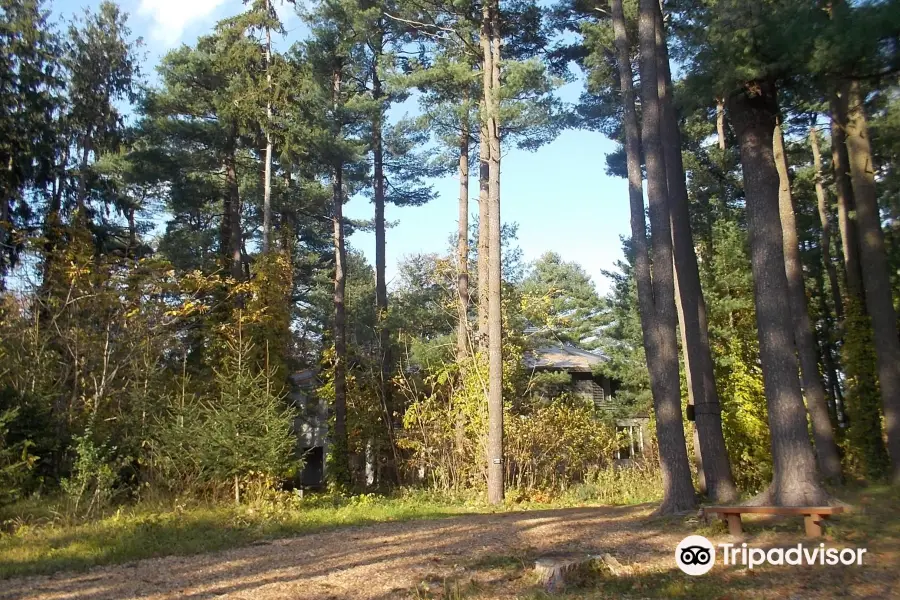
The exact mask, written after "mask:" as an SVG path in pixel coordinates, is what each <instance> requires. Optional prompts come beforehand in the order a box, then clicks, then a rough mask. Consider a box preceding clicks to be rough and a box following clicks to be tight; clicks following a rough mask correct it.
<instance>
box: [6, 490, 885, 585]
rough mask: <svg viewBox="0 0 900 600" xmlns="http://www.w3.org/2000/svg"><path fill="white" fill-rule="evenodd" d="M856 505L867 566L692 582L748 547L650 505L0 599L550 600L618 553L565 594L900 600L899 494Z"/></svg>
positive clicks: (331, 535)
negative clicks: (539, 560) (707, 557)
mask: <svg viewBox="0 0 900 600" xmlns="http://www.w3.org/2000/svg"><path fill="white" fill-rule="evenodd" d="M843 497H844V498H845V499H848V500H851V501H852V502H853V504H854V510H853V512H852V513H850V514H845V515H841V516H840V517H838V518H835V519H834V521H833V522H832V524H831V525H830V526H829V528H828V531H827V535H826V537H825V539H824V540H823V541H824V542H825V543H826V544H827V545H828V546H829V547H832V546H834V547H864V548H867V550H868V551H867V553H866V554H865V560H864V563H863V565H862V566H855V565H854V566H835V567H828V566H813V567H798V566H780V567H779V566H766V567H761V568H760V567H757V568H755V569H753V570H749V569H747V568H746V567H726V566H723V565H721V564H720V563H717V565H716V566H715V567H714V569H713V570H712V571H711V572H710V573H708V574H706V575H703V576H699V577H690V576H688V575H685V574H683V573H681V572H680V571H679V570H678V569H677V567H676V566H675V564H674V558H673V556H674V549H675V547H676V545H677V544H678V542H679V541H681V539H682V538H683V537H685V536H686V535H689V534H692V533H697V534H701V535H706V536H707V537H709V538H710V539H711V540H712V541H713V543H714V544H715V543H719V542H725V541H735V540H733V539H732V538H730V537H729V536H728V534H727V533H726V532H725V530H724V528H723V527H722V526H721V525H720V524H718V523H715V524H710V525H705V524H703V523H701V522H700V521H699V520H698V519H697V518H696V516H693V515H691V516H682V517H673V518H657V517H653V516H652V515H651V513H652V508H653V507H652V506H651V505H640V506H631V507H586V508H564V509H551V510H524V511H521V510H520V511H511V512H504V513H494V514H464V515H457V516H447V517H444V518H441V519H424V520H414V521H404V522H386V523H376V524H371V525H362V526H359V525H353V526H347V527H341V528H338V529H332V530H329V531H322V532H318V533H310V534H307V535H301V536H297V537H291V538H284V539H275V540H258V541H256V542H253V543H251V544H250V545H247V546H243V547H240V548H235V549H231V550H227V551H223V552H218V553H210V554H202V555H194V556H178V557H175V556H170V557H162V558H153V559H148V560H141V561H133V562H129V563H125V564H121V565H117V566H104V567H96V568H93V569H91V570H89V571H85V572H81V573H73V572H65V571H63V572H59V573H56V574H53V575H41V576H31V577H24V578H13V579H6V580H0V599H2V600H7V599H12V598H17V599H18V598H23V599H25V598H27V599H35V600H36V599H45V600H50V599H63V598H65V599H69V600H75V599H78V600H81V599H87V598H91V599H97V598H108V599H123V598H141V599H147V600H149V599H163V598H196V599H199V598H213V597H226V598H246V599H250V598H253V599H260V600H270V599H275V598H279V599H280V598H301V599H310V600H356V599H360V600H362V599H371V600H375V599H388V598H415V599H439V598H440V599H448V600H462V599H480V598H485V599H487V598H532V599H537V598H544V597H545V594H544V593H543V591H542V589H541V588H540V587H539V586H538V585H537V582H536V581H535V579H534V576H533V573H532V567H533V561H534V559H535V557H537V556H539V555H540V554H542V553H546V552H558V551H586V552H590V553H592V554H596V553H609V554H612V555H613V556H615V557H616V558H617V559H618V560H619V562H620V563H621V564H622V565H624V566H625V567H627V569H628V571H629V573H628V574H627V575H622V576H619V577H616V576H614V575H613V574H612V573H610V572H608V571H607V570H605V568H604V567H598V568H597V569H595V570H594V572H592V573H591V574H590V575H589V576H588V577H587V578H586V579H585V580H584V581H583V583H582V584H581V586H580V587H578V588H575V589H571V590H569V591H567V592H566V593H565V594H563V595H562V596H555V597H561V598H567V599H568V598H593V599H605V598H634V599H638V598H691V599H694V598H697V599H704V598H710V599H725V598H729V599H731V598H735V599H736V598H748V599H749V598H754V599H755V598H773V599H774V598H779V599H792V600H806V599H810V600H811V599H819V598H866V599H873V600H874V599H878V600H887V599H890V598H900V494H898V492H897V490H889V489H869V490H866V491H864V492H858V493H854V494H852V495H850V494H847V495H844V496H843ZM745 521H747V526H746V530H747V534H746V537H745V540H744V541H746V542H748V543H749V544H751V545H753V544H758V545H760V546H764V547H773V546H779V547H788V546H795V545H796V544H797V543H798V542H802V541H804V539H803V538H802V537H801V531H802V519H797V518H788V519H784V520H777V521H776V520H771V519H752V518H751V519H745ZM806 543H807V545H818V544H816V543H812V542H811V541H806ZM720 562H721V561H720Z"/></svg>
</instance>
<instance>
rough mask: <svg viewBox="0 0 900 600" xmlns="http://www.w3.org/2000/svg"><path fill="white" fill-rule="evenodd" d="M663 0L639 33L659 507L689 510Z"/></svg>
mask: <svg viewBox="0 0 900 600" xmlns="http://www.w3.org/2000/svg"><path fill="white" fill-rule="evenodd" d="M658 12H659V3H658V0H641V2H640V19H639V26H638V31H639V36H640V66H641V109H642V123H641V141H642V144H643V148H644V160H645V164H646V167H647V198H648V201H649V215H650V228H651V231H652V237H651V240H650V242H651V260H652V261H653V273H652V289H653V304H654V309H655V319H654V320H655V328H654V330H653V335H654V336H655V337H656V347H655V350H656V352H655V353H654V354H648V356H653V360H651V361H648V363H649V364H648V369H649V371H650V385H651V388H652V391H653V404H654V409H655V412H656V432H657V440H658V442H659V454H660V458H659V460H660V466H661V467H662V476H663V501H662V505H661V506H660V513H662V514H665V513H672V512H680V511H683V510H688V509H691V508H693V507H694V506H695V505H696V501H695V498H694V488H693V484H692V483H691V474H690V466H689V462H688V457H687V448H686V444H685V436H684V423H683V421H682V413H681V389H680V388H681V383H680V378H679V373H678V370H679V367H678V343H677V336H676V328H677V327H678V323H677V317H676V309H675V277H674V268H673V265H674V262H673V261H674V257H673V252H672V230H671V224H670V221H669V206H668V199H667V196H668V184H667V177H666V164H665V157H664V155H663V148H662V140H661V138H660V125H661V123H660V100H659V89H658V78H657V39H656V38H657V13H658Z"/></svg>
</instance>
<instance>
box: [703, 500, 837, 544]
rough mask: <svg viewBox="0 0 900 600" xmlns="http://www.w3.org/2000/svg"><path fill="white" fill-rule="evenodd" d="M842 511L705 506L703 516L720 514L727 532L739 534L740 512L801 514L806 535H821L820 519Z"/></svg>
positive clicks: (820, 507)
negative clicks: (725, 524)
mask: <svg viewBox="0 0 900 600" xmlns="http://www.w3.org/2000/svg"><path fill="white" fill-rule="evenodd" d="M842 512H844V507H843V506H707V507H705V508H703V516H704V518H706V517H708V516H709V515H721V516H722V519H723V520H725V521H726V522H727V523H728V533H730V534H731V535H741V534H742V533H743V532H744V530H743V528H742V527H741V515H742V514H757V515H803V523H804V525H805V526H806V536H807V537H819V536H821V535H822V521H824V520H825V519H827V518H828V517H830V516H831V515H837V514H840V513H842Z"/></svg>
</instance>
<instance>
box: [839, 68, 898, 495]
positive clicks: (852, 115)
mask: <svg viewBox="0 0 900 600" xmlns="http://www.w3.org/2000/svg"><path fill="white" fill-rule="evenodd" d="M848 100H849V104H848V108H849V110H848V112H847V153H848V156H849V159H850V177H851V182H852V184H853V197H854V199H855V200H856V217H857V223H858V225H859V254H860V259H861V261H860V264H861V266H862V280H863V286H864V289H865V295H866V308H867V309H868V312H869V316H870V317H871V319H872V328H873V330H874V334H875V354H876V357H877V365H878V383H879V387H880V389H881V402H882V408H883V410H884V425H885V429H886V430H887V442H888V454H890V457H891V479H892V480H893V482H894V483H896V484H900V339H898V337H897V315H896V313H895V312H894V304H893V298H892V290H891V281H890V276H889V267H888V260H887V253H886V251H885V247H884V232H883V231H882V230H881V219H880V215H879V210H878V197H877V193H876V189H875V166H874V163H873V161H872V148H871V145H870V143H869V131H868V124H867V122H866V114H865V107H864V106H863V101H864V97H863V94H862V92H861V91H860V86H859V81H856V80H854V81H853V82H851V84H850V95H849V98H848Z"/></svg>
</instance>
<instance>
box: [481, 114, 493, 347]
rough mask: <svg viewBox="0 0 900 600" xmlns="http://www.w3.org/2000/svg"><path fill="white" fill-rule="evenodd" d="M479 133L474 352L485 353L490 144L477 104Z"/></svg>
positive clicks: (485, 115)
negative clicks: (476, 294) (475, 342)
mask: <svg viewBox="0 0 900 600" xmlns="http://www.w3.org/2000/svg"><path fill="white" fill-rule="evenodd" d="M480 112H481V115H482V117H481V133H480V141H479V144H478V348H479V349H480V350H487V340H488V262H489V261H490V249H489V248H488V245H489V244H488V242H489V241H490V237H491V234H490V224H491V216H490V210H489V206H488V204H489V201H490V200H489V194H488V191H489V190H488V188H489V187H490V184H489V180H490V177H489V175H490V153H491V148H490V142H489V140H488V129H487V105H486V102H485V100H484V99H482V101H481V111H480Z"/></svg>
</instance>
